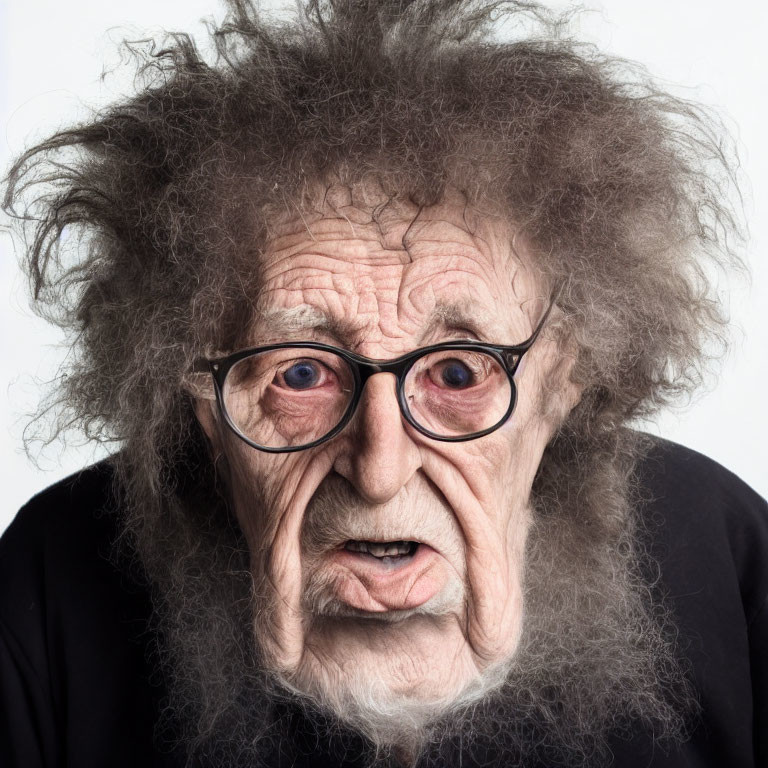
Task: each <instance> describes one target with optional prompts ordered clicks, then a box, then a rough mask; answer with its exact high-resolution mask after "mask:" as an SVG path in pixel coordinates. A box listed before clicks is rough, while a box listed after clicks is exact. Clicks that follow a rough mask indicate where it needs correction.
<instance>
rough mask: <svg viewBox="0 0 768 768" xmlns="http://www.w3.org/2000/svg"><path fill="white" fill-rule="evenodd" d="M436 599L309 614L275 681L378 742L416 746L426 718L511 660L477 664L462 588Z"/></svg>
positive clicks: (481, 688) (479, 689)
mask: <svg viewBox="0 0 768 768" xmlns="http://www.w3.org/2000/svg"><path fill="white" fill-rule="evenodd" d="M462 592H463V590H462ZM436 598H437V599H435V598H433V599H432V600H431V601H429V602H430V603H432V606H431V607H432V608H433V609H434V612H430V610H429V608H430V606H429V604H425V605H424V606H420V607H418V608H414V609H411V610H409V611H396V612H378V613H375V614H369V615H368V616H363V615H351V614H350V611H349V610H347V611H345V610H344V608H343V607H342V606H341V605H336V606H335V607H336V609H337V612H336V613H335V614H330V615H329V614H323V615H318V616H313V617H312V619H311V621H310V622H309V623H308V631H307V635H306V638H305V654H304V656H303V658H302V661H301V663H300V664H299V666H298V668H297V669H296V670H295V671H294V672H293V673H291V674H290V675H286V676H281V681H280V682H281V683H282V684H283V685H284V686H285V687H287V688H289V690H291V691H292V692H293V693H294V694H299V695H300V696H303V697H307V698H308V699H309V700H310V701H311V702H312V704H313V705H314V706H315V707H316V708H317V709H319V710H320V711H322V712H325V713H326V714H327V715H329V716H331V717H333V718H336V719H338V720H339V721H341V722H342V723H344V724H345V725H347V726H350V727H352V728H354V729H355V730H357V731H358V732H360V733H362V734H364V735H365V736H367V737H368V738H369V739H370V740H371V742H373V744H374V745H376V746H377V747H378V748H381V749H388V748H392V747H397V749H398V750H402V749H405V750H406V751H411V752H413V753H415V752H418V751H419V750H420V749H421V748H422V746H423V744H424V742H425V741H426V739H427V738H428V736H429V732H430V725H431V724H433V723H435V722H436V721H438V720H442V719H444V718H445V717H446V716H449V715H450V713H451V712H453V711H457V710H459V709H461V708H463V707H465V706H467V705H469V704H472V703H473V702H476V701H478V700H480V699H482V698H483V697H485V696H486V695H487V694H489V693H490V692H491V691H493V690H495V689H496V688H498V687H499V686H500V685H502V684H503V682H504V680H505V678H506V673H507V670H508V666H509V661H510V659H503V660H499V662H498V663H495V664H491V665H488V666H486V667H484V668H483V669H482V670H479V669H478V667H477V665H476V663H475V660H474V658H473V654H472V652H471V649H470V648H469V646H468V644H467V642H466V639H465V636H464V632H463V626H462V625H463V621H462V616H463V614H464V608H463V606H464V599H463V594H459V595H458V598H459V603H458V605H457V604H456V598H457V595H456V594H455V593H452V590H451V589H450V588H448V589H446V594H441V595H437V596H436ZM449 605H452V606H453V608H454V610H447V608H448V606H449ZM457 608H458V609H459V610H455V609H457Z"/></svg>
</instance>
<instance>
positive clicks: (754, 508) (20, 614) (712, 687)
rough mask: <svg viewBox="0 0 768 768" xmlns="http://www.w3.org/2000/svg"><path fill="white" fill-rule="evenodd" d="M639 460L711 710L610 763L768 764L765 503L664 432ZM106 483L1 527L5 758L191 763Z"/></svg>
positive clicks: (78, 767) (49, 494)
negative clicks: (678, 741)
mask: <svg viewBox="0 0 768 768" xmlns="http://www.w3.org/2000/svg"><path fill="white" fill-rule="evenodd" d="M638 472H639V475H640V478H641V480H642V484H643V487H644V497H647V498H649V499H652V501H649V502H648V503H647V504H646V505H645V507H644V508H643V514H644V516H646V517H647V518H648V521H649V522H648V525H647V528H648V530H649V531H651V532H652V541H651V542H650V549H651V553H652V555H653V556H654V557H655V559H656V560H657V561H658V563H659V564H660V567H661V574H662V581H663V588H664V590H665V592H666V593H667V595H668V596H669V604H670V605H671V607H672V609H673V611H674V615H675V619H676V623H677V626H678V628H679V631H680V645H681V647H682V648H683V650H684V652H685V655H686V656H687V658H688V660H689V662H690V664H691V669H692V673H693V677H694V682H695V685H696V687H697V690H698V695H699V700H700V702H701V705H702V714H701V717H700V718H699V720H698V723H697V725H696V727H695V729H694V731H693V733H692V735H691V738H690V740H689V741H687V742H686V743H685V744H683V745H682V746H679V747H675V748H674V749H673V751H672V752H669V751H668V748H667V751H664V750H662V749H659V747H658V746H657V745H655V744H654V740H653V738H652V735H651V734H649V733H647V732H645V731H644V730H642V729H638V730H637V731H636V732H635V733H634V734H633V735H632V736H631V737H630V738H629V739H626V738H624V739H618V738H617V739H613V740H612V741H611V744H610V746H611V750H612V752H613V754H614V762H613V765H615V766H617V767H620V768H641V767H642V768H673V767H674V768H685V767H688V766H691V767H693V766H717V767H718V768H719V767H721V766H727V767H728V768H752V767H754V766H768V607H767V605H768V505H766V502H765V501H764V500H762V499H761V498H760V497H759V496H758V495H757V494H755V493H754V492H753V491H752V490H750V489H749V488H748V487H747V486H746V485H744V483H742V482H741V481H740V480H739V479H738V478H737V477H735V476H734V475H733V474H731V473H730V472H728V471H727V470H725V469H723V468H722V467H721V466H719V465H718V464H716V463H715V462H713V461H711V460H709V459H707V458H705V457H704V456H701V455H700V454H697V453H695V452H694V451H690V450H688V449H685V448H682V447H681V446H676V445H673V444H671V443H666V442H661V441H660V442H659V443H658V445H657V447H656V448H655V450H654V451H653V452H652V453H651V455H650V456H649V457H648V458H647V459H646V460H644V461H643V463H642V465H641V466H640V467H639V470H638ZM111 482H112V475H111V471H110V469H109V466H108V465H107V464H100V465H97V466H95V467H92V468H90V469H88V470H85V471H84V472H82V473H80V474H78V475H74V476H73V477H70V478H68V479H67V480H64V481H62V482H61V483H58V484H56V485H54V486H53V487H51V488H49V489H48V490H46V491H44V492H43V493H41V494H39V495H38V496H36V497H35V498H33V499H32V500H31V501H30V502H29V503H28V504H27V505H26V506H25V507H24V508H23V509H22V510H21V511H20V512H19V514H18V516H17V517H16V519H15V520H14V522H13V523H12V524H11V526H10V527H9V528H8V530H7V531H6V533H5V534H4V535H3V537H2V539H0V766H3V768H43V767H45V768H60V767H63V766H69V767H70V768H99V767H100V766H108V767H109V768H122V767H123V766H125V767H127V766H132V767H133V766H142V767H144V766H147V767H152V768H155V767H156V768H170V767H171V766H173V767H174V768H177V767H178V766H183V765H184V764H185V760H186V756H185V755H184V752H183V750H182V749H181V748H180V747H176V748H174V747H173V746H172V745H168V743H165V746H163V745H160V746H157V745H156V743H155V740H154V736H155V725H156V723H157V721H158V718H159V714H160V709H161V707H162V701H163V697H164V696H165V691H164V689H163V683H162V677H161V675H159V674H158V672H157V670H156V669H155V665H154V663H153V656H152V649H153V648H154V642H153V638H152V634H151V630H150V629H149V617H150V614H151V602H150V598H149V594H148V592H147V590H146V588H145V587H143V586H141V584H140V583H139V582H138V581H136V580H135V579H134V578H133V577H132V576H131V573H130V569H129V568H127V567H122V566H120V565H118V564H116V561H115V558H114V557H113V542H114V540H115V537H116V534H117V526H116V520H115V514H114V512H113V508H114V501H113V499H112V497H111ZM308 764H312V765H315V766H320V765H324V764H326V763H325V762H323V761H322V760H321V759H320V757H319V755H316V756H315V759H314V760H312V761H310V763H308ZM328 764H330V763H328Z"/></svg>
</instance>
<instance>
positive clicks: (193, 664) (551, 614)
mask: <svg viewBox="0 0 768 768" xmlns="http://www.w3.org/2000/svg"><path fill="white" fill-rule="evenodd" d="M536 507H538V509H536ZM221 514H226V512H224V511H222V512H221ZM604 517H605V520H604V521H603V523H604V524H603V525H602V526H600V529H599V530H595V529H594V528H593V527H590V526H585V524H584V519H583V515H582V516H580V515H578V514H572V513H570V512H569V510H567V509H565V508H563V507H561V506H559V505H557V504H550V505H545V503H544V500H540V501H539V503H538V504H537V505H535V516H534V525H533V528H532V530H531V533H530V536H529V541H528V547H527V561H526V582H525V606H526V621H525V625H524V630H523V636H522V640H521V643H520V646H519V649H518V651H517V653H516V654H515V657H514V658H513V659H512V660H511V661H510V663H509V664H508V665H505V666H504V667H503V668H499V670H497V672H496V674H497V678H496V679H493V680H489V681H486V682H487V683H488V684H487V685H486V686H485V688H484V689H483V695H482V696H480V697H479V698H478V697H474V698H473V700H472V701H467V700H465V701H463V702H459V703H458V704H457V705H455V706H453V707H451V708H450V709H447V710H444V711H442V712H435V713H433V715H432V716H431V717H422V718H421V720H420V721H419V722H417V723H415V724H414V721H413V720H412V719H411V720H409V721H407V722H406V721H405V720H404V721H403V722H402V723H401V722H395V721H393V720H392V719H391V718H390V719H389V722H384V723H378V724H377V722H376V721H375V720H372V719H371V718H370V717H366V716H364V715H365V713H361V711H360V709H359V707H357V708H356V707H355V706H354V705H350V706H348V707H347V708H346V709H344V708H340V707H339V706H338V705H335V704H332V703H330V702H329V701H324V700H323V699H322V697H318V696H317V694H315V695H314V696H312V697H309V696H307V695H306V694H304V693H303V692H301V691H297V690H296V689H295V688H294V687H293V686H292V685H291V684H290V683H288V682H287V681H284V680H282V679H280V678H279V677H278V676H277V675H275V674H274V673H273V672H272V671H271V670H269V669H266V668H265V667H264V665H263V664H262V662H261V661H260V658H259V653H258V648H256V643H255V640H254V633H253V629H252V628H253V621H254V613H255V609H254V602H253V599H252V591H253V584H252V580H251V576H250V570H249V557H248V553H247V549H246V547H245V544H244V541H243V540H242V536H241V535H239V531H236V530H235V529H234V527H230V528H229V529H228V534H227V536H228V537H229V538H228V540H226V541H225V540H222V537H221V536H218V537H217V538H216V539H215V540H211V539H209V540H208V541H207V545H206V540H202V543H201V542H193V543H192V544H191V545H190V547H189V551H187V552H186V553H185V552H181V551H180V552H179V554H178V562H177V563H176V564H175V565H177V566H178V567H177V568H175V569H174V568H172V569H171V571H172V572H173V573H174V574H175V576H176V578H175V579H174V580H173V582H168V584H167V585H166V586H165V588H164V589H163V590H162V591H161V594H160V597H161V606H160V608H159V609H158V614H157V620H158V626H159V628H160V630H161V631H160V635H161V636H162V637H163V638H164V645H163V647H162V649H161V655H162V659H163V662H164V663H163V667H164V670H165V673H166V676H167V679H168V682H169V690H170V700H169V706H168V708H167V710H166V716H165V721H164V725H166V726H168V733H171V732H172V733H179V731H180V732H181V733H182V736H181V740H182V741H184V742H185V743H186V745H187V748H188V749H189V750H190V752H191V753H193V754H194V755H195V756H196V759H197V763H196V764H197V765H200V766H227V768H231V767H232V766H239V765H241V764H242V765H244V766H245V765H248V766H250V768H255V767H256V766H275V765H278V764H283V762H284V761H285V764H289V765H290V764H294V765H302V764H304V762H306V764H307V765H318V764H322V759H321V758H320V756H319V753H320V752H321V751H323V750H327V752H328V754H329V757H328V761H329V764H340V763H342V762H343V759H342V758H343V757H344V759H350V757H351V756H356V761H353V762H354V764H355V765H360V766H394V765H404V764H405V765H415V764H416V763H418V765H419V766H420V767H421V766H423V767H424V768H427V767H428V766H445V765H453V764H459V762H460V760H459V753H462V754H463V758H462V760H463V761H464V762H465V764H472V763H473V762H477V763H481V764H482V763H486V764H497V763H503V764H517V765H537V764H543V765H547V766H551V765H563V766H566V765H573V766H578V765H585V764H587V762H588V764H589V765H590V766H595V765H599V764H600V763H601V762H602V759H603V758H606V757H607V749H606V742H605V739H606V736H607V735H609V734H616V733H619V734H620V733H621V732H623V731H628V730H629V729H631V728H636V727H637V726H638V724H642V726H644V727H647V728H649V729H652V732H653V733H654V734H655V736H656V738H662V739H671V740H677V739H680V738H682V737H683V736H684V734H685V723H686V716H687V714H689V713H691V712H692V711H693V710H694V709H695V703H694V699H693V697H692V695H691V692H690V688H689V686H688V684H687V682H686V680H685V675H684V672H683V670H682V667H681V664H680V663H679V661H678V659H677V656H676V652H675V648H674V647H673V645H672V643H671V641H670V638H672V637H673V636H674V631H673V627H672V625H671V622H670V620H669V618H668V615H667V613H666V611H665V610H664V609H663V606H662V603H661V600H660V598H659V597H658V596H657V595H654V592H653V590H652V589H650V588H649V584H650V583H651V582H652V581H653V580H654V579H655V571H654V566H653V564H652V563H650V562H649V561H644V560H643V559H642V558H641V557H640V556H639V554H638V550H639V547H638V545H637V542H638V540H639V536H638V534H637V531H636V524H635V520H634V515H633V514H632V512H631V511H630V507H629V505H624V514H623V515H621V514H615V510H614V513H613V514H610V515H605V516H604ZM139 554H140V555H141V553H139ZM192 572H193V573H194V576H192V575H191V573H192ZM201 573H202V574H205V576H204V577H203V578H202V579H201V578H200V574H201ZM255 620H256V621H258V616H256V619H255ZM470 698H472V697H470ZM393 733H397V734H399V738H398V740H397V741H398V743H393V741H394V739H393V737H392V734H393ZM304 752H306V754H305V755H304V756H302V755H303V753H304ZM351 764H353V763H350V765H351Z"/></svg>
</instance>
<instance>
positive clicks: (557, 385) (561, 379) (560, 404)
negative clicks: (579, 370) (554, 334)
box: [546, 344, 584, 427]
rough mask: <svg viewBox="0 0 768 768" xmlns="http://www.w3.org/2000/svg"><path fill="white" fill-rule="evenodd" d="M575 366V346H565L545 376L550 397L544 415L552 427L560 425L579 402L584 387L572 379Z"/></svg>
mask: <svg viewBox="0 0 768 768" xmlns="http://www.w3.org/2000/svg"><path fill="white" fill-rule="evenodd" d="M575 366H576V349H575V345H573V344H566V345H564V347H563V348H562V349H561V350H560V352H559V353H558V358H557V362H555V364H554V365H553V366H552V368H551V369H550V371H549V373H548V376H547V378H548V381H549V389H550V396H549V398H548V402H547V405H546V415H547V418H548V419H549V421H550V422H551V423H552V425H553V426H554V427H558V426H559V425H560V424H562V423H563V422H564V421H565V420H566V418H568V414H569V413H570V412H571V411H572V410H573V409H574V408H575V407H576V406H577V405H578V404H579V402H580V401H581V396H582V394H583V392H584V387H583V385H582V384H580V383H578V382H577V381H575V380H574V378H573V372H574V368H575Z"/></svg>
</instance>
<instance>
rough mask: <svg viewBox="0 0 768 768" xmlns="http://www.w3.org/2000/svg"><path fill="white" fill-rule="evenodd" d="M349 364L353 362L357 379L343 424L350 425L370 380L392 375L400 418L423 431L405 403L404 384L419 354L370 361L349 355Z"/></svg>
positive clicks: (354, 374)
mask: <svg viewBox="0 0 768 768" xmlns="http://www.w3.org/2000/svg"><path fill="white" fill-rule="evenodd" d="M347 357H348V362H353V363H354V364H353V365H352V366H351V367H352V369H353V376H354V378H355V379H356V382H355V396H354V398H353V399H352V402H351V403H350V404H349V408H348V410H347V414H346V415H345V417H344V419H343V424H344V425H346V424H348V423H349V422H350V421H351V420H352V418H353V416H354V415H355V413H356V412H357V407H358V405H359V404H360V400H362V397H363V391H364V390H365V385H366V384H367V383H368V380H369V379H370V378H371V377H372V376H375V375H376V374H378V373H391V374H393V375H394V377H395V397H396V399H397V404H398V406H399V408H400V416H401V417H402V418H403V419H404V420H405V421H406V422H407V423H408V424H411V425H412V426H413V427H415V428H416V429H417V430H419V431H421V428H420V427H419V425H418V424H416V422H415V421H414V419H413V417H412V416H411V414H410V412H409V410H408V405H407V404H406V402H405V394H404V384H405V377H406V375H407V373H408V371H409V370H410V368H411V366H412V365H413V363H414V362H415V361H416V360H417V359H418V354H413V355H407V356H406V357H405V358H400V359H398V360H391V361H390V360H370V359H366V358H363V357H362V356H359V355H352V354H348V355H347Z"/></svg>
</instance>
